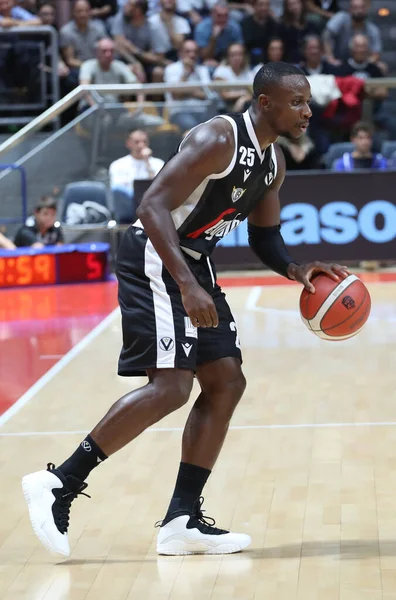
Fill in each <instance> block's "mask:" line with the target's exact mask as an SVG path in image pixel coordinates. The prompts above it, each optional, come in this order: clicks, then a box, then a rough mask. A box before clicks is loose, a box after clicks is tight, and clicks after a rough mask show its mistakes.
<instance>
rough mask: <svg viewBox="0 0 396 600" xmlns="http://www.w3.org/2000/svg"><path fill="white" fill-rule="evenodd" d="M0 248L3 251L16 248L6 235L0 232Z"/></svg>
mask: <svg viewBox="0 0 396 600" xmlns="http://www.w3.org/2000/svg"><path fill="white" fill-rule="evenodd" d="M0 248H1V249H2V250H15V248H16V246H15V244H14V242H12V241H11V240H10V239H9V238H8V237H7V236H6V235H4V233H2V232H1V231H0Z"/></svg>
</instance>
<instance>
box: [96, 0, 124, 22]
mask: <svg viewBox="0 0 396 600" xmlns="http://www.w3.org/2000/svg"><path fill="white" fill-rule="evenodd" d="M89 3H90V5H91V11H90V17H91V19H101V20H102V21H107V19H108V18H109V17H112V16H114V15H115V14H116V12H117V8H118V6H117V0H89Z"/></svg>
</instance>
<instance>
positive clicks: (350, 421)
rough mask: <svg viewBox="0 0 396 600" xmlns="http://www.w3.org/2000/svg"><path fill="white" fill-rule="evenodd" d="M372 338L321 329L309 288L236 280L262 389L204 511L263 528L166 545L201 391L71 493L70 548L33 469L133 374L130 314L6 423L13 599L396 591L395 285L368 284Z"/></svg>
mask: <svg viewBox="0 0 396 600" xmlns="http://www.w3.org/2000/svg"><path fill="white" fill-rule="evenodd" d="M369 289H370V292H371V295H372V301H373V309H372V316H371V319H370V321H369V323H368V324H367V325H366V327H365V329H364V330H363V331H362V332H361V334H360V335H359V336H357V337H356V338H353V339H351V340H348V341H346V342H343V343H330V342H326V341H322V340H319V339H317V338H315V337H314V336H313V334H312V333H310V332H308V330H306V329H305V327H304V325H303V324H302V322H301V321H300V318H299V315H298V312H297V306H298V304H297V302H298V295H299V288H298V287H297V286H294V285H290V286H265V287H258V286H256V287H239V288H227V290H226V291H228V298H229V301H230V304H231V306H232V308H233V310H234V313H235V316H236V319H237V322H238V326H239V333H240V338H241V343H242V348H243V353H244V366H243V367H244V372H245V375H246V377H247V379H248V388H247V391H246V394H245V397H244V399H243V401H242V403H241V404H240V406H239V409H238V410H237V412H236V414H235V416H234V419H233V421H232V427H231V430H230V433H229V436H228V438H227V441H226V444H225V447H224V450H223V452H222V454H221V456H220V459H219V462H218V464H217V466H216V468H215V471H214V472H213V474H212V476H211V478H210V480H209V482H208V485H207V488H206V490H205V508H206V510H207V514H208V515H210V516H214V517H215V518H216V520H217V523H218V524H219V525H220V526H221V527H232V528H234V529H235V530H238V531H242V532H247V533H249V534H250V535H251V536H252V539H253V543H252V547H251V548H250V549H249V550H248V551H245V552H244V553H241V554H238V555H228V556H224V557H221V556H220V557H216V556H212V557H200V556H192V557H158V556H157V555H156V553H155V537H156V533H157V530H156V529H155V528H154V523H155V521H157V520H158V519H161V518H162V517H163V515H164V510H165V509H166V506H167V501H168V498H169V495H170V493H171V491H172V489H173V484H174V478H175V475H176V471H177V466H178V462H179V448H180V440H181V431H182V427H183V423H184V421H185V419H186V415H187V411H188V407H186V408H185V409H182V410H180V411H179V412H177V413H174V414H173V415H170V416H169V417H167V418H166V419H165V420H163V421H162V422H160V423H159V424H158V425H157V426H155V427H154V428H153V429H152V430H149V431H147V432H145V433H144V434H143V435H142V436H141V437H140V438H139V439H138V440H136V441H135V442H133V443H132V444H130V445H129V446H128V447H127V448H124V449H123V450H122V451H120V452H119V453H118V454H117V455H115V456H113V457H111V458H110V460H108V461H106V462H105V463H104V464H103V465H101V466H100V467H99V468H98V469H96V470H95V471H94V472H93V474H92V476H91V477H90V479H89V488H88V490H87V492H88V493H90V494H91V496H92V498H91V499H88V498H84V497H81V498H78V499H77V500H76V502H75V503H74V504H73V507H72V515H71V526H70V541H71V547H72V556H71V557H70V559H69V560H65V561H58V560H57V559H55V558H52V557H51V556H50V555H49V554H47V552H46V551H45V550H44V549H43V548H42V547H41V546H40V545H39V543H38V542H37V541H36V538H35V536H34V534H33V532H32V530H31V528H30V524H29V521H28V516H27V511H26V508H25V505H24V502H23V497H22V493H21V490H20V478H21V476H22V475H23V474H25V473H28V472H31V471H32V470H37V469H40V468H45V466H46V463H47V462H49V461H52V462H54V463H59V462H60V461H62V460H63V459H64V458H65V457H66V456H67V455H69V454H70V452H71V451H72V450H74V448H75V447H76V445H77V444H78V443H79V441H80V440H81V438H82V436H83V435H84V433H85V432H86V431H88V430H89V429H90V428H91V427H92V425H93V424H95V423H96V421H97V420H98V419H99V418H100V417H101V416H102V414H103V413H104V412H105V410H106V409H107V407H108V406H109V405H110V403H112V402H113V401H114V400H115V399H116V398H117V397H118V396H120V395H122V394H124V393H125V392H126V391H127V390H128V389H130V387H131V386H138V385H141V384H142V383H143V382H144V380H136V381H132V382H131V381H129V380H127V379H123V378H120V377H118V376H117V375H116V360H117V355H118V351H119V347H120V322H119V315H118V312H115V313H113V315H112V316H111V317H109V318H108V319H107V320H106V321H105V323H104V325H102V326H99V327H98V328H96V329H94V330H93V332H92V333H91V334H90V335H89V338H88V339H86V342H85V343H83V344H80V345H79V346H78V349H77V350H76V351H72V353H71V354H70V353H69V354H67V355H66V357H64V358H63V359H62V360H61V362H60V363H58V365H59V367H56V368H55V371H54V370H53V371H52V372H50V373H51V375H50V376H49V377H48V378H47V379H46V380H45V381H44V383H43V384H42V385H38V386H36V388H35V389H33V391H32V392H31V393H30V395H29V397H28V400H29V401H28V402H26V403H25V404H24V405H23V406H20V407H19V410H16V411H15V414H13V415H12V416H11V418H10V419H9V420H7V422H6V423H4V425H3V427H2V428H1V429H0V598H1V600H22V599H26V600H105V599H106V600H107V599H108V600H132V599H134V600H182V599H183V600H185V599H187V598H188V599H194V600H223V599H224V600H225V599H229V600H231V599H239V600H253V599H254V600H278V599H281V600H293V599H298V600H336V599H337V600H338V599H339V600H380V599H387V600H391V599H392V600H396V283H392V282H389V283H376V282H373V283H371V284H369Z"/></svg>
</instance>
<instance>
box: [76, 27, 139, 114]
mask: <svg viewBox="0 0 396 600" xmlns="http://www.w3.org/2000/svg"><path fill="white" fill-rule="evenodd" d="M114 54H115V46H114V42H113V40H111V39H110V38H103V39H102V40H99V42H97V44H96V58H90V59H89V60H86V61H84V62H83V63H82V65H81V68H80V84H81V85H88V84H90V83H136V76H135V75H134V74H133V73H132V72H131V70H130V69H129V68H128V66H127V65H126V64H125V63H123V62H122V61H120V60H115V59H114ZM102 96H103V98H104V99H105V100H106V102H118V96H117V95H115V94H102ZM86 102H87V103H88V104H90V105H91V106H92V105H94V104H95V101H94V100H93V98H92V97H91V95H90V94H87V96H86Z"/></svg>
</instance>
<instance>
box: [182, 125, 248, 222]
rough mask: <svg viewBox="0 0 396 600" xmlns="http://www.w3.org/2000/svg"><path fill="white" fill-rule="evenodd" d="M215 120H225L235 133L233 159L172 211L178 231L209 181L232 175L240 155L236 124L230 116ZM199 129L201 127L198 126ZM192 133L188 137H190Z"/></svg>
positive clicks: (205, 180) (207, 178)
mask: <svg viewBox="0 0 396 600" xmlns="http://www.w3.org/2000/svg"><path fill="white" fill-rule="evenodd" d="M213 119H225V120H226V121H228V122H229V123H231V125H232V130H233V132H234V143H235V149H234V154H233V157H232V159H231V162H230V164H229V165H228V167H227V168H226V169H225V170H224V171H222V172H221V173H213V174H212V175H209V177H206V179H204V180H203V182H202V183H200V184H199V186H198V187H197V188H195V190H194V191H193V192H192V194H190V196H189V197H188V198H187V200H185V202H183V204H182V205H181V206H179V207H178V208H176V209H175V210H173V211H172V213H171V215H172V219H173V222H174V224H175V228H176V229H179V228H180V227H181V225H182V224H183V223H184V222H185V221H186V219H187V218H188V217H189V216H190V214H191V213H192V211H193V210H194V208H195V207H196V206H197V204H198V202H199V201H200V199H201V197H202V195H203V193H204V192H205V189H206V186H207V185H208V183H209V181H210V180H211V179H222V178H223V177H227V175H229V174H230V173H231V171H232V169H233V168H234V166H235V162H236V159H237V154H238V128H237V126H236V123H235V121H234V120H233V119H231V117H229V116H228V115H218V116H216V117H213ZM213 119H210V121H213ZM210 121H207V122H208V123H209V122H210ZM197 127H199V125H197ZM194 129H195V127H194ZM190 133H191V131H190ZM190 133H189V134H188V135H190ZM188 135H187V136H186V137H185V138H184V140H183V141H182V143H183V142H184V141H185V140H186V139H187V138H188ZM182 143H181V144H180V146H179V150H180V148H181V147H182Z"/></svg>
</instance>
